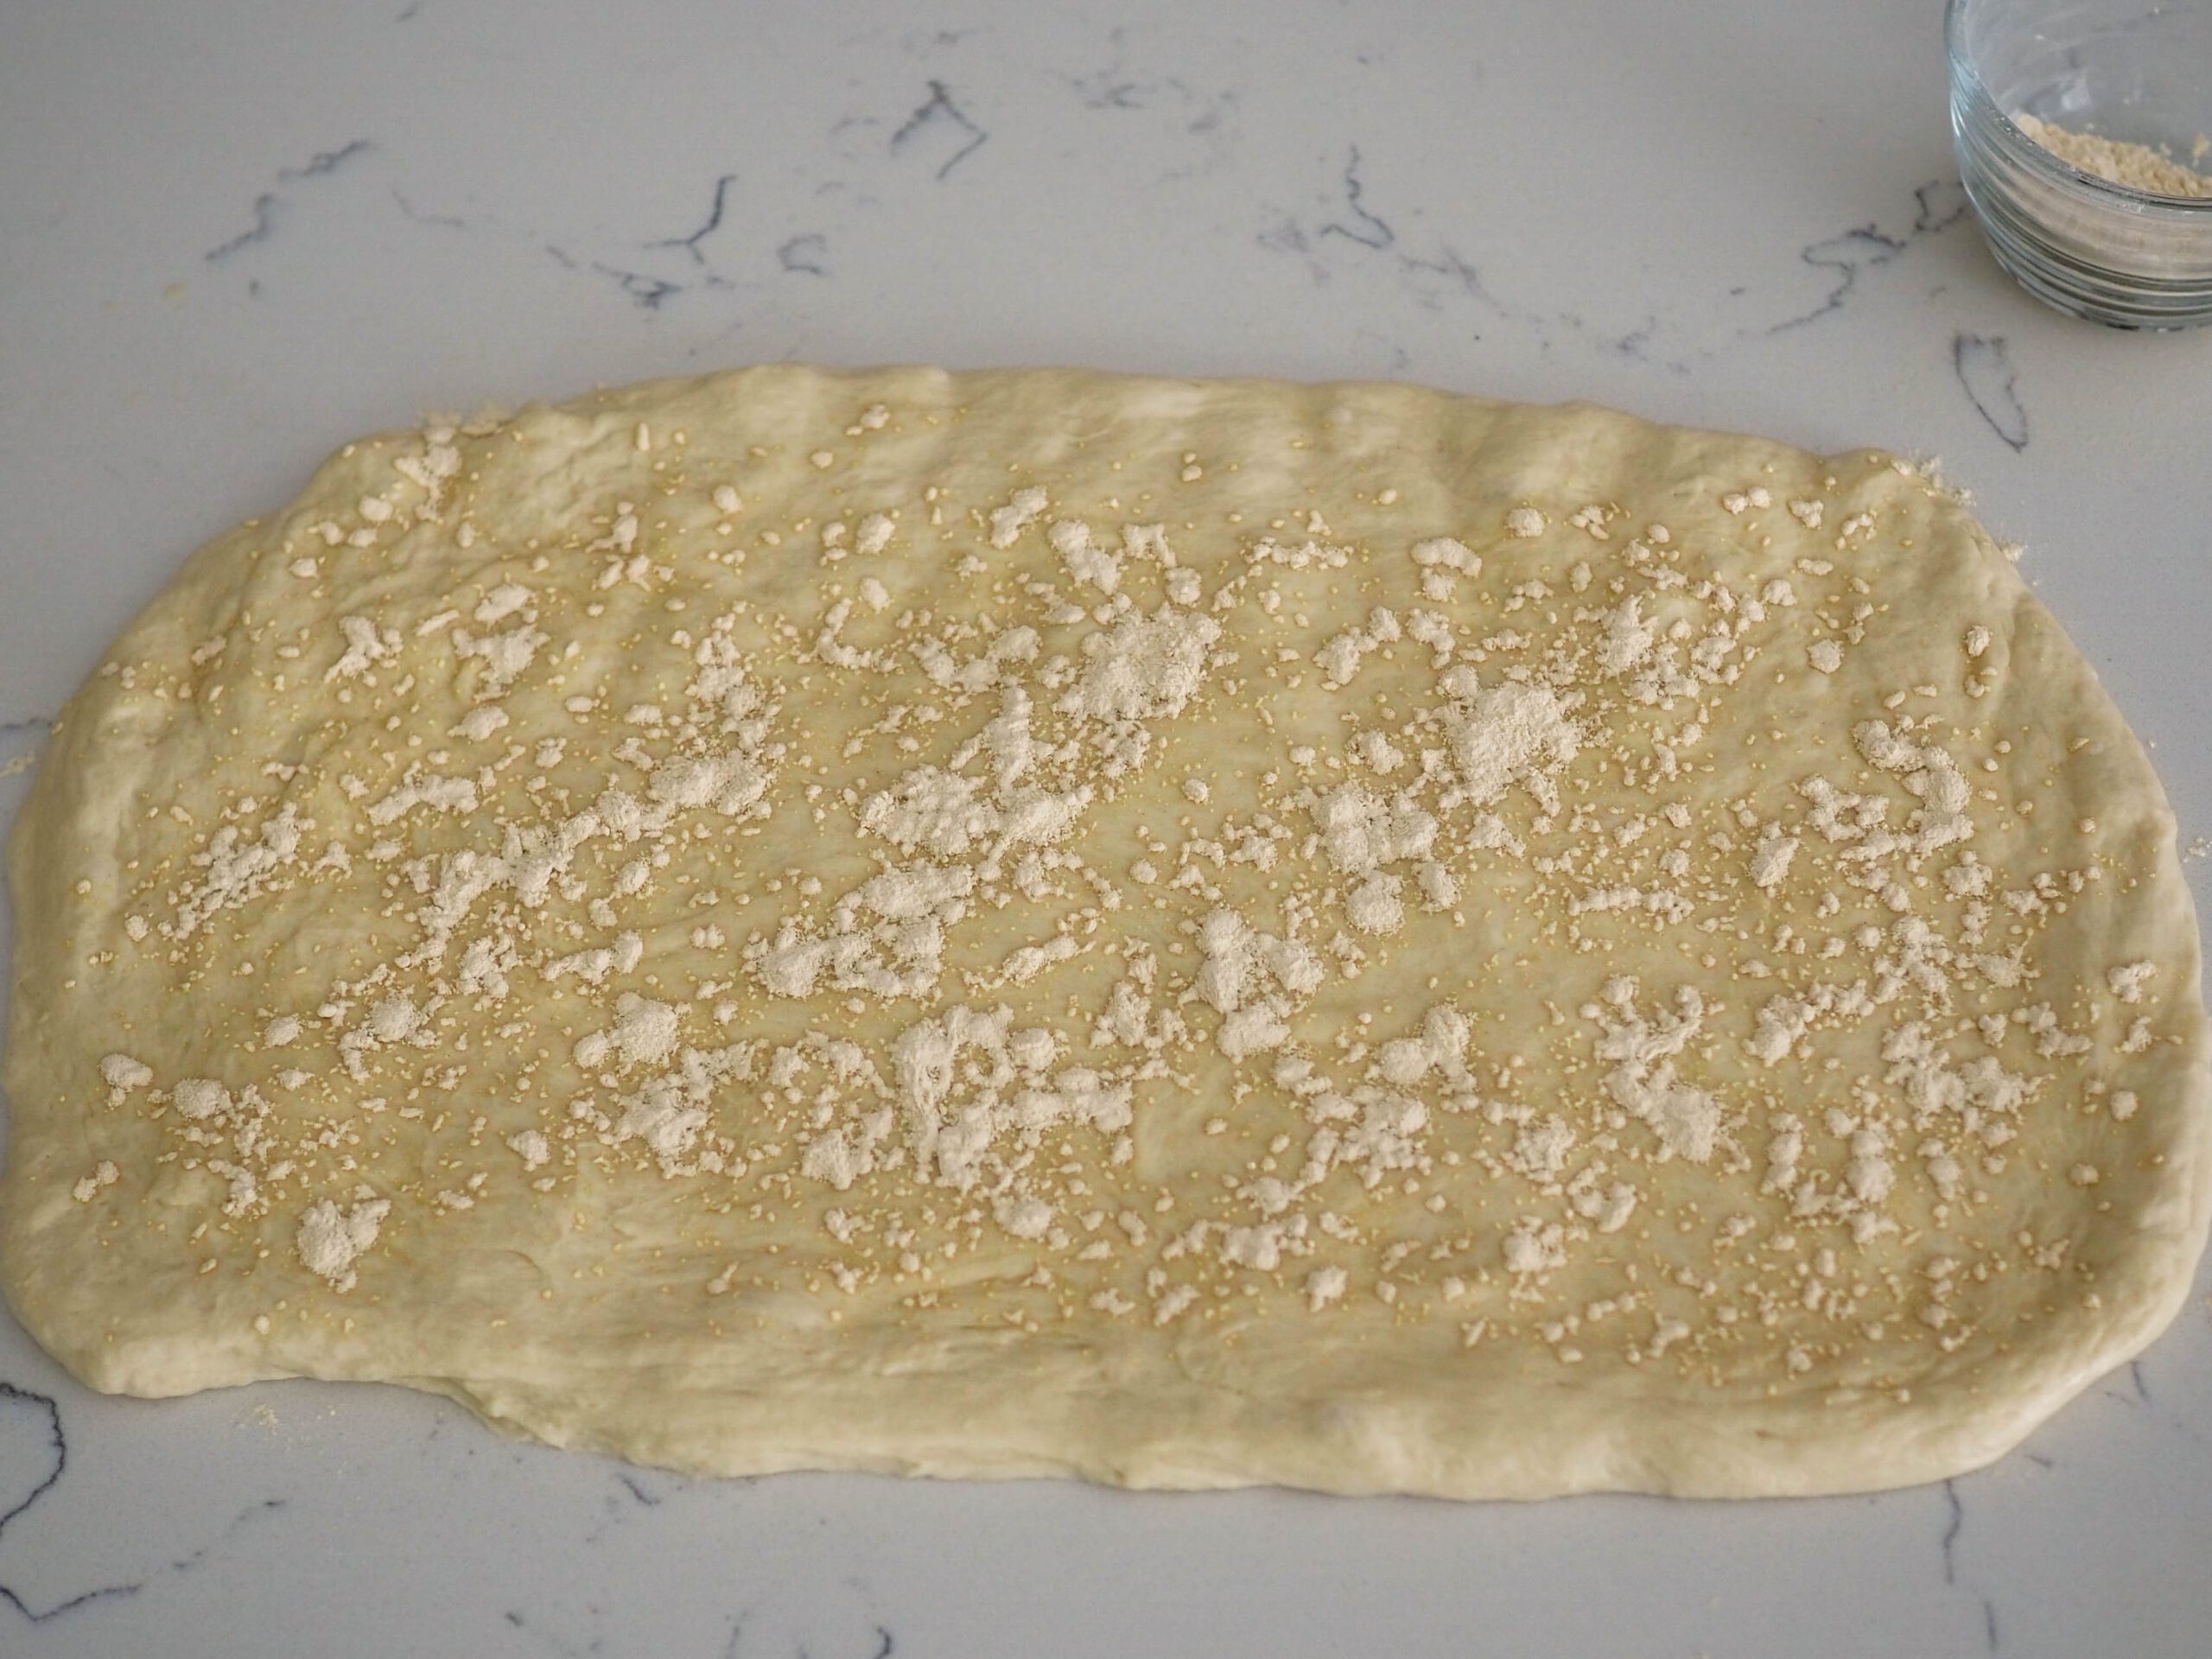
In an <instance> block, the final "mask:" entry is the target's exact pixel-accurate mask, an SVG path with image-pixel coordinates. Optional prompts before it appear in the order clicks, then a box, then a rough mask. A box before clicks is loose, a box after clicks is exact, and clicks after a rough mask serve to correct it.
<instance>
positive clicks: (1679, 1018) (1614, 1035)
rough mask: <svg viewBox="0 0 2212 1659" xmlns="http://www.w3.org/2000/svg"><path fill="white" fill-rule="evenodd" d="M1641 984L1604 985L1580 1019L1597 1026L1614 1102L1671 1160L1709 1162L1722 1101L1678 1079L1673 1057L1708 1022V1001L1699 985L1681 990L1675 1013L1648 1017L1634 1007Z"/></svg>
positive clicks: (1618, 981)
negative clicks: (1653, 1137) (1655, 1139)
mask: <svg viewBox="0 0 2212 1659" xmlns="http://www.w3.org/2000/svg"><path fill="white" fill-rule="evenodd" d="M1636 995H1637V982H1636V981H1635V979H1634V978H1632V977H1630V976H1628V975H1626V974H1622V975H1618V976H1615V977H1614V978H1612V979H1610V980H1608V981H1606V982H1605V989H1604V990H1603V991H1602V992H1601V993H1600V997H1599V1001H1596V1002H1590V1003H1585V1004H1584V1005H1583V1007H1582V1017H1583V1018H1584V1019H1586V1020H1590V1021H1592V1023H1594V1024H1595V1025H1597V1026H1598V1027H1599V1032H1600V1034H1599V1039H1598V1043H1597V1056H1598V1058H1599V1059H1601V1060H1610V1061H1611V1062H1612V1063H1613V1069H1612V1070H1611V1071H1610V1072H1608V1073H1607V1074H1606V1076H1605V1092H1606V1093H1607V1094H1608V1095H1610V1096H1611V1097H1612V1100H1613V1103H1614V1104H1615V1105H1617V1106H1618V1107H1619V1108H1620V1109H1622V1110H1623V1111H1624V1112H1626V1113H1628V1114H1629V1116H1631V1117H1634V1118H1636V1119H1637V1120H1638V1121H1639V1122H1643V1124H1644V1125H1646V1126H1647V1127H1648V1128H1649V1129H1650V1130H1651V1132H1652V1133H1653V1134H1654V1135H1656V1136H1657V1137H1658V1140H1659V1144H1660V1147H1661V1149H1662V1153H1663V1154H1664V1155H1666V1156H1669V1157H1681V1158H1687V1159H1688V1160H1689V1161H1690V1162H1692V1163H1694V1164H1702V1163H1706V1162H1708V1161H1710V1160H1711V1159H1712V1157H1713V1147H1714V1144H1715V1142H1716V1141H1717V1140H1718V1138H1719V1133H1720V1103H1719V1101H1718V1100H1717V1099H1715V1098H1714V1097H1713V1096H1712V1095H1711V1094H1708V1093H1707V1091H1706V1090H1702V1089H1699V1088H1695V1087H1694V1086H1692V1085H1691V1084H1686V1083H1682V1082H1681V1081H1679V1080H1677V1079H1676V1077H1675V1058H1676V1057H1677V1056H1679V1055H1680V1054H1681V1052H1683V1050H1685V1049H1686V1048H1688V1046H1689V1045H1690V1041H1691V1039H1693V1038H1694V1037H1695V1036H1696V1035H1697V1034H1698V1033H1699V1032H1700V1030H1701V1029H1702V1028H1703V1026H1704V1021H1705V1001H1704V999H1703V998H1702V997H1701V996H1700V995H1698V991H1697V988H1696V987H1695V986H1694V985H1684V986H1682V987H1681V988H1679V989H1677V990H1676V991H1675V1008H1674V1011H1673V1012H1672V1013H1668V1012H1665V1011H1663V1010H1662V1012H1660V1013H1658V1014H1654V1015H1653V1016H1651V1017H1650V1018H1649V1019H1647V1018H1645V1017H1644V1015H1643V1014H1642V1013H1641V1012H1640V1011H1639V1010H1638V1009H1637V1006H1636Z"/></svg>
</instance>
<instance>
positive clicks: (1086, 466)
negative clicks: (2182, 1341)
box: [0, 367, 2212, 1497]
mask: <svg viewBox="0 0 2212 1659" xmlns="http://www.w3.org/2000/svg"><path fill="white" fill-rule="evenodd" d="M11 853H12V862H11V873H12V876H13V882H14V893H15V899H16V918H17V926H18V931H17V936H16V937H17V944H16V976H15V993H14V1001H13V1004H12V1009H11V1023H10V1031H9V1044H8V1052H7V1069H6V1077H7V1083H8V1087H9V1090H10V1096H11V1103H12V1108H13V1125H12V1139H11V1144H10V1157H9V1162H8V1167H7V1171H6V1175H5V1181H4V1187H0V1276H3V1277H4V1282H5V1286H6V1289H7V1294H8V1295H9V1298H10V1300H11V1301H12V1303H13V1305H14V1306H15V1308H16V1312H17V1313H18V1314H19V1315H20V1317H21V1318H22V1321H23V1323H24V1324H25V1325H27V1326H28V1328H29V1330H30V1331H31V1332H32V1333H33V1334H34V1335H35V1337H36V1338H38V1339H39V1340H40V1341H41V1343H43V1344H45V1345H46V1346H47V1347H48V1349H49V1350H50V1351H52V1352H53V1353H54V1354H55V1355H56V1356H57V1357H59V1358H60V1360H61V1361H62V1362H63V1363H66V1364H67V1366H68V1367H69V1368H70V1369H71V1370H73V1371H74V1372H76V1373H77V1374H78V1375H79V1376H81V1377H83V1378H85V1379H86V1381H87V1382H89V1383H92V1385H93V1386H95V1387H98V1388H100V1389H110V1390H116V1391H122V1392H128V1393H133V1394H140V1395H175V1394H182V1393H187V1392H189V1391H192V1390H194V1389H204V1388H211V1387H216V1386H219V1385H224V1384H229V1383H243V1382H247V1381H250V1380H253V1379H256V1378H262V1377H276V1376H326V1377H341V1378H357V1379H372V1380H382V1381H389V1382H396V1383H404V1384H406V1385H409V1386H411V1387H415V1388H419V1389H429V1390H433V1391H435V1392H437V1393H440V1394H443V1395H449V1396H451V1397H452V1398H454V1399H456V1400H458V1401H461V1402H463V1403H464V1404H466V1405H467V1406H468V1407H469V1408H471V1409H473V1410H474V1411H475V1412H477V1413H479V1414H481V1415H482V1416H483V1417H485V1418H486V1420H488V1421H491V1422H493V1423H494V1424H496V1425H499V1426H500V1427H505V1428H506V1429H509V1430H512V1431H516V1432H520V1433H528V1434H531V1435H535V1436H537V1437H538V1438H540V1439H543V1440H548V1441H551V1442H553V1443H555V1444H557V1445H563V1446H591V1447H600V1448H604V1449H607V1450H610V1451H613V1452H620V1453H621V1454H623V1455H625V1456H627V1457H631V1458H634V1459H640V1460H643V1461H646V1462H652V1463H659V1464H665V1465H672V1466H675V1467H678V1468H683V1469H688V1470H696V1471H713V1472H720V1473H731V1474H735V1473H752V1472H757V1471H771V1470H780V1469H793V1468H823V1467H840V1468H862V1469H875V1470H889V1471H901V1472H906V1473H915V1474H937V1475H962V1476H986V1475H1036V1474H1047V1473H1066V1474H1077V1475H1082V1476H1085V1477H1088V1478H1093V1479H1097V1480H1103V1481H1111V1482H1117V1483H1122V1484H1129V1485H1139V1486H1167V1487H1207V1486H1223V1485H1230V1484H1240V1483H1247V1482H1261V1481H1268V1482H1281V1483H1287V1484H1297V1485H1304V1486H1311V1487H1319V1488H1324V1489H1327V1490H1330V1491H1406V1492H1426V1493H1437V1494H1445V1495H1450V1496H1455V1497H1493V1496H1513V1497H1536V1496H1542V1495H1547V1494H1553V1493H1563V1492H1571V1491H1587V1490H1593V1489H1609V1488H1610V1489H1629V1490H1637V1491H1665V1492H1680V1493H1699V1494H1713V1495H1722V1494H1758V1493H1806V1492H1823V1491H1847V1490H1860V1489H1867V1488H1874V1487H1881V1486H1887V1485H1893V1484H1902V1483H1907V1482H1913V1481H1921V1480H1928V1479H1933V1478H1937V1477H1941V1476H1945V1475H1948V1474H1951V1473H1953V1472H1955V1471H1960V1470H1963V1469H1966V1468H1968V1467H1971V1466H1973V1465H1978V1464H1980V1463H1982V1462H1984V1461H1986V1459H1991V1458H1993V1457H1995V1456H1996V1455H1998V1454H1999V1452H2003V1451H2004V1450H2005V1448H2006V1447H2008V1446H2012V1444H2013V1443H2014V1442H2016V1441H2017V1440H2019V1439H2020V1438H2021V1437H2022V1436H2023V1435H2024V1434H2025V1433H2027V1432H2028V1431H2029V1430H2030V1429H2031V1427H2034V1426H2035V1425H2036V1424H2037V1422H2038V1421H2041V1420H2042V1419H2043V1418H2044V1417H2045V1416H2046V1415H2047V1414H2050V1412H2052V1411H2053V1410H2055V1409H2056V1408H2057V1407H2058V1406H2059V1405H2060V1404H2061V1403H2062V1402H2064V1401H2065V1400H2066V1399H2067V1398H2069V1396H2070V1395H2073V1394H2074V1393H2075V1392H2076V1391H2077V1390H2079V1389H2081V1388H2082V1387H2083V1385H2084V1384H2085V1383H2088V1381H2089V1380H2090V1379H2091V1378H2093V1377H2094V1376H2097V1375H2098V1374H2099V1373H2101V1372H2102V1371H2103V1370H2106V1369H2107V1368H2108V1367H2110V1366H2112V1365H2113V1364H2115V1363H2118V1362H2120V1361H2121V1360H2124V1359H2125V1358H2126V1357H2129V1356H2130V1355H2132V1354H2133V1353H2135V1352H2137V1351H2139V1349H2141V1348H2142V1347H2143V1346H2144V1344H2146V1343H2147V1342H2149V1341H2150V1340H2151V1339H2152V1337H2153V1336H2154V1335H2155V1334H2156V1333H2157V1332H2158V1331H2159V1329H2160V1328H2161V1327H2162V1326H2164V1325H2165V1323H2166V1322H2167V1321H2168V1320H2169V1319H2171V1316H2172V1315H2173V1313H2175V1311H2176V1309H2177V1307H2178V1306H2180V1305H2181V1302H2182V1300H2183V1297H2184V1295H2185V1294H2186V1290H2187V1287H2188V1283H2189V1279H2190V1272H2191V1269H2192V1267H2193V1265H2194V1263H2195V1262H2196V1257H2197V1255H2198V1252H2199V1249H2200V1248H2201V1245H2202V1240H2203V1237H2204V1234H2205V1229H2206V1219H2207V1212H2208V1206H2207V1190H2208V1189H2207V1177H2208V1171H2212V1158H2209V1157H2208V1141H2207V1135H2206V1112H2207V1105H2208V1103H2207V1088H2206V1076H2207V1074H2206V1044H2205V1021H2204V1019H2203V1014H2202V1008H2201V1005H2200V1001H2199V987H2198V946H2197V936H2196V925H2195V922H2194V918H2193V916H2192V912H2191V908H2190V901H2189V898H2188V894H2187V892H2186V889H2185V887H2184V886H2183V880H2182V877H2181V874H2180V872H2179V868H2178V865H2177V859H2176V855H2175V850H2174V827H2173V823H2172V819H2171V815H2170V813H2169V811H2168V810H2167V807H2166V805H2165V803H2164V798H2163V797H2162V795H2161V792H2160V791H2159V788H2158V783H2157V781H2156V779H2154V777H2153V775H2152V771H2151V768H2150V766H2149V765H2148V763H2147V761H2146V760H2145V756H2144V754H2143V753H2142V751H2141V749H2140V748H2139V746H2138V745H2137V743H2136V742H2135V741H2134V740H2133V737H2132V736H2131V735H2130V734H2129V733H2128V731H2127V729H2126V727H2125V725H2124V724H2123V723H2122V721H2121V720H2120V715H2118V713H2117V712H2116V711H2115V710H2114V709H2113V706H2112V704H2111V702H2109V701H2108V700H2107V697H2106V696H2105V695H2104V693H2103V692H2102V691H2101V690H2100V689H2099V687H2098V685H2097V683H2096V682H2095V679H2094V676H2093V674H2092V672H2091V671H2090V669H2089V667H2088V664H2086V663H2085V662H2084V661H2083V660H2082V658H2081V656H2080V655H2079V653H2077V652H2075V650H2074V649H2073V647H2072V646H2071V645H2069V644H2068V643H2067V641H2066V640H2065V639H2064V637H2063V635H2062V634H2061V633H2060V632H2059V631H2058V629H2057V627H2056V626H2055V625H2054V624H2053V622H2052V621H2051V620H2050V617H2049V616H2048V615H2047V614H2046V613H2045V612H2044V609H2043V607H2041V605H2040V604H2038V603H2037V601H2036V600H2035V599H2034V598H2032V597H2031V595H2030V594H2029V593H2028V591H2027V589H2026V588H2024V586H2023V584H2022V583H2021V582H2020V581H2019V579H2018V576H2017V575H2015V573H2014V571H2013V569H2012V566H2011V564H2010V563H2008V561H2007V559H2006V558H2005V556H2004V554H2003V553H2002V552H2001V551H2000V550H1998V549H1997V548H1996V547H1995V546H1993V544H1992V543H1991V542H1990V540H1989V539H1988V537H1986V536H1985V535H1984V534H1983V532H1982V531H1980V529H1979V528H1978V527H1977V526H1976V525H1975V524H1974V522H1973V520H1972V519H1971V518H1969V517H1968V516H1967V512H1965V510H1964V509H1963V507H1962V506H1961V505H1960V503H1959V502H1958V501H1957V500H1956V499H1955V498H1954V497H1953V496H1951V495H1949V494H1948V493H1946V492H1945V491H1943V490H1942V488H1940V487H1939V486H1936V484H1935V483H1934V482H1932V481H1931V480H1929V479H1928V478H1926V477H1924V476H1923V475H1921V474H1917V473H1916V472H1915V471H1914V470H1913V469H1912V468H1911V467H1908V466H1906V465H1905V464H1904V463H1902V462H1899V461H1896V460H1894V459H1892V458H1891V457H1889V456H1886V455H1882V454H1865V453H1854V454H1842V455H1836V456H1831V457H1827V458H1825V459H1823V458H1820V457H1816V456H1814V455H1810V454H1804V453H1802V452H1800V451H1798V450H1796V449H1792V448H1785V447H1783V446H1781V445H1778V444H1775V443H1770V442H1761V441H1757V440H1752V439H1747V438H1742V437H1735V436H1723V435H1713V434H1708V433H1701V432H1692V431H1683V430H1677V429H1669V428H1664V427H1659V426H1654V425H1650V424H1648V423H1644V422H1642V421H1638V420H1635V419H1631V418H1630V417H1628V416H1622V415H1618V414H1613V413H1610V412H1608V411H1605V410H1597V409H1591V408H1585V407H1564V408H1549V409H1534V408H1521V407H1515V406H1511V405H1508V404H1498V403H1492V402H1486V401H1482V400H1478V399H1473V398H1466V397H1451V396H1446V395H1444V394H1441V393H1438V392H1433V391H1423V390H1420V389H1417V388H1414V387H1408V386H1399V385H1337V386H1316V387H1306V386H1292V385H1279V384H1269V383H1262V382H1229V381H1224V382H1196V381H1172V380H1160V379H1140V378H1112V377H1108V376H1103V375H1097V374H1090V373H1081V372H1058V371H1054V372H1001V373H980V374H957V375H956V374H948V373H944V372H938V371H934V370H922V369H901V370H891V371H882V372H866V373H829V372H818V371H815V370H811V369H805V368H793V367H772V368H758V369H751V370H746V371H742V372H733V373H728V374H721V375H716V376H712V377H709V378H702V379H696V380H690V381H682V382H667V383H660V384H655V385H644V386H639V387H636V388H632V389H630V390H626V391H614V392H608V393H604V394H600V395H596V396H594V397H587V398H584V399H582V400H579V401H577V402H575V403H573V404H567V405H563V406H561V407H557V408H545V407H532V408H529V409H526V410H524V411H522V412H521V413H519V414H518V415H516V416H513V417H512V418H511V419H505V420H498V421H493V420H486V421H483V422H480V423H474V424H469V425H466V426H461V427H458V428H434V429H430V430H428V431H424V432H420V433H405V434H398V435H385V436H381V437H376V438H371V439H367V440H365V441H363V442H359V443H357V444H353V445H349V446H348V447H347V448H345V449H344V450H342V451H341V452H340V453H339V454H337V455H335V456H334V457H333V458H332V459H331V460H330V461H328V462H327V463H326V464H325V466H324V467H322V468H321V471H320V472H319V473H318V474H316V476H315V480H313V482H312V483H311V484H310V485H309V486H308V490H307V492H306V493H305V494H304V495H303V496H302V498H301V499H299V501H298V502H296V504H295V505H292V506H290V507H289V508H287V509H286V510H285V511H284V512H281V513H278V514H277V515H275V516H273V517H270V518H266V519H263V520H257V521H256V522H254V523H251V524H247V525H245V526H244V527H242V528H241V529H239V530H238V531H235V532H233V533H232V534H231V535H229V536H226V537H223V538H222V539H220V540H219V541H217V542H216V543H213V544H212V545H210V546H209V547H207V548H206V549H204V550H201V551H200V553H199V554H198V555H196V556H194V558H193V559H192V560H191V561H190V563H188V564H187V565H186V567H185V568H184V569H183V570H182V571H181V574H180V575H179V576H178V577H177V579H176V581H175V583H174V584H173V585H172V586H171V587H170V588H168V591H167V592H165V593H164V594H162V596H161V597H160V598H159V599H158V600H156V601H155V602H154V603H153V604H152V605H151V606H150V607H149V608H148V609H147V610H146V612H145V613H143V615H142V616H141V617H140V618H139V619H138V620H137V621H136V622H134V623H133V624H132V625H131V626H130V628H129V629H128V630H127V631H126V632H124V635H123V637H122V638H121V639H119V640H118V641H117V642H116V644H115V645H114V647H113V648H112V650H111V652H109V654H108V656H107V658H106V659H105V662H104V663H103V664H102V665H101V666H100V668H99V671H98V672H96V673H95V674H94V675H93V676H92V678H91V679H90V680H89V681H88V682H87V683H86V687H85V689H84V690H82V691H81V692H80V693H79V695H78V696H77V698H76V699H75V701H74V702H72V703H71V704H70V705H69V707H68V709H67V711H66V713H65V715H64V716H63V718H62V719H61V721H60V722H59V724H58V726H57V728H56V730H55V733H54V741H53V744H52V747H51V748H50V750H49V751H48V755H47V757H46V760H45V762H44V764H43V766H41V771H40V774H39V777H38V779H37V780H36V784H35V789H34V791H33V793H32V796H31V798H30V801H29V805H28V806H27V807H26V809H25V810H24V812H23V814H22V818H21V820H20V822H19V823H18V825H17V827H16V831H15V836H14V840H13V842H12V848H11Z"/></svg>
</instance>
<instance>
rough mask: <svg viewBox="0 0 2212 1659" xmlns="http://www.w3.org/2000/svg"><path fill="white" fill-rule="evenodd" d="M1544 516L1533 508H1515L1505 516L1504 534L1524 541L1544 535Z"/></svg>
mask: <svg viewBox="0 0 2212 1659" xmlns="http://www.w3.org/2000/svg"><path fill="white" fill-rule="evenodd" d="M1544 524H1545V519H1544V515H1543V514H1542V513H1541V512H1537V511H1536V509H1535V508H1534V507H1516V508H1514V509H1513V511H1512V512H1509V513H1507V514H1506V515H1505V533H1506V534H1507V535H1509V536H1514V537H1520V538H1521V539H1522V540H1523V541H1525V540H1527V539H1528V538H1529V537H1531V536H1541V535H1542V534H1543V533H1544Z"/></svg>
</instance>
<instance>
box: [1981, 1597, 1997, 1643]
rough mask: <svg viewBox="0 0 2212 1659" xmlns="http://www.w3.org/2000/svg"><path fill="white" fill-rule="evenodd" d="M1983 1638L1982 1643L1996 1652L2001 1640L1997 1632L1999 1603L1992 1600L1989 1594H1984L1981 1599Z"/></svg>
mask: <svg viewBox="0 0 2212 1659" xmlns="http://www.w3.org/2000/svg"><path fill="white" fill-rule="evenodd" d="M1981 1639H1982V1644H1983V1645H1984V1646H1985V1647H1986V1648H1987V1649H1989V1650H1990V1652H1992V1653H1994V1652H1996V1651H1997V1648H1998V1642H1999V1637H1998V1634H1997V1604H1996V1603H1995V1602H1993V1601H1992V1600H1991V1599H1989V1598H1988V1597H1987V1596H1984V1597H1983V1598H1982V1599H1981Z"/></svg>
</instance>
